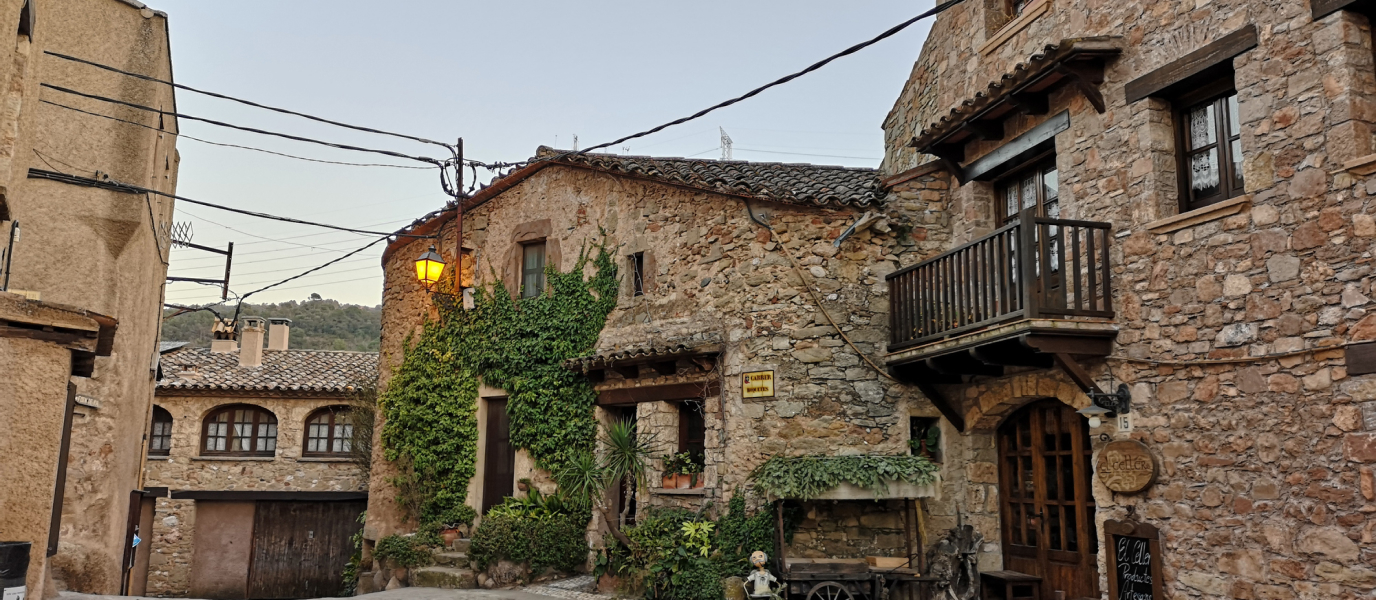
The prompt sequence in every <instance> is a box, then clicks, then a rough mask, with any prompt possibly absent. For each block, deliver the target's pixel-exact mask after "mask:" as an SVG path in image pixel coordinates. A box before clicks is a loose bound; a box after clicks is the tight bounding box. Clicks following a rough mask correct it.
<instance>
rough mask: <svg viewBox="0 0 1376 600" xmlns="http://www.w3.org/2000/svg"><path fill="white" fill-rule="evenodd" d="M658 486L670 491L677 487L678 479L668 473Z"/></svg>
mask: <svg viewBox="0 0 1376 600" xmlns="http://www.w3.org/2000/svg"><path fill="white" fill-rule="evenodd" d="M660 484H661V486H662V487H663V488H664V489H666V490H672V489H674V488H676V487H678V477H677V476H676V475H674V474H673V473H669V474H667V475H665V476H664V478H663V479H662V480H661V481H660Z"/></svg>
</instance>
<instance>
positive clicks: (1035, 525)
mask: <svg viewBox="0 0 1376 600" xmlns="http://www.w3.org/2000/svg"><path fill="white" fill-rule="evenodd" d="M998 445H999V502H1000V504H1001V507H1000V508H1001V509H1002V529H1003V532H1002V533H1003V563H1004V568H1005V569H1007V570H1010V571H1019V572H1022V573H1027V574H1029V575H1037V576H1040V577H1041V578H1042V585H1041V590H1042V600H1077V599H1079V598H1098V597H1099V572H1098V562H1097V554H1098V552H1099V543H1098V535H1097V533H1096V530H1095V527H1094V498H1093V496H1092V495H1091V493H1090V490H1091V487H1090V474H1091V472H1092V470H1091V468H1090V457H1091V454H1092V452H1093V451H1092V449H1091V447H1090V443H1089V428H1088V427H1087V426H1086V424H1085V419H1084V417H1082V416H1080V415H1078V414H1076V413H1075V410H1074V409H1073V408H1071V407H1069V406H1066V405H1065V404H1063V403H1061V402H1060V401H1058V400H1041V401H1037V402H1034V403H1032V404H1030V405H1028V406H1026V407H1023V408H1022V409H1021V410H1019V411H1018V412H1016V413H1014V414H1013V416H1011V417H1009V419H1008V420H1007V421H1006V422H1005V423H1004V424H1003V425H1002V426H1001V427H1000V428H999V431H998ZM1058 592H1059V594H1058Z"/></svg>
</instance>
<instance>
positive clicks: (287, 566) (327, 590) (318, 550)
mask: <svg viewBox="0 0 1376 600" xmlns="http://www.w3.org/2000/svg"><path fill="white" fill-rule="evenodd" d="M367 507H368V505H367V503H366V502H276V501H267V500H261V501H259V502H258V504H257V507H256V509H255V511H254V516H253V551H252V560H251V562H250V564H249V577H248V597H249V598H251V599H260V598H261V599H274V600H275V599H287V598H323V597H330V596H339V595H341V594H342V593H343V592H344V589H343V579H342V578H341V574H342V573H343V571H344V565H346V564H348V562H349V557H350V556H351V555H352V554H353V551H354V548H353V543H352V541H351V540H350V538H352V537H353V535H354V534H355V533H357V532H358V530H359V529H361V528H362V527H363V525H362V524H360V523H359V522H358V515H359V513H362V512H363V511H364V509H366V508H367Z"/></svg>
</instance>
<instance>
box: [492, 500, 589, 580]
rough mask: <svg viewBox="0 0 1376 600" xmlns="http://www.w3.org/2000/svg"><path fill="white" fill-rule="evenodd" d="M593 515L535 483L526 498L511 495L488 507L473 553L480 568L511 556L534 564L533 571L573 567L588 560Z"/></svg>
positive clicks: (570, 568)
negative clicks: (549, 493)
mask: <svg viewBox="0 0 1376 600" xmlns="http://www.w3.org/2000/svg"><path fill="white" fill-rule="evenodd" d="M591 518H592V514H591V513H589V512H588V510H587V508H586V507H583V506H577V505H575V504H573V503H570V502H568V501H567V500H566V499H565V498H564V497H563V496H561V495H559V494H554V495H548V496H546V495H544V494H541V493H540V492H539V490H536V489H535V488H534V487H531V488H530V491H529V492H527V493H526V495H525V496H524V497H519V496H517V497H511V498H507V499H506V501H504V502H503V503H502V504H499V505H497V506H494V507H492V509H491V510H489V511H487V514H486V515H484V516H483V522H482V523H481V524H480V525H478V530H477V531H476V532H474V534H473V542H472V545H471V547H470V553H471V555H472V556H473V561H474V562H476V563H477V564H478V568H479V569H486V568H487V567H488V565H490V564H492V563H494V562H496V561H498V560H509V561H512V562H516V563H529V566H530V570H531V572H532V573H540V572H542V571H544V570H545V569H546V568H553V569H555V570H559V571H572V570H574V569H576V568H578V567H579V566H580V565H582V564H583V563H584V562H586V561H587V559H588V543H587V527H588V520H589V519H591Z"/></svg>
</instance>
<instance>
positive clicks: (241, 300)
mask: <svg viewBox="0 0 1376 600" xmlns="http://www.w3.org/2000/svg"><path fill="white" fill-rule="evenodd" d="M388 237H389V236H382V237H380V238H377V239H375V240H373V241H371V242H368V244H367V245H365V246H363V247H362V248H359V249H357V250H354V251H353V252H350V253H348V254H345V255H343V256H340V257H338V258H335V259H334V260H331V261H329V262H327V263H325V264H323V265H320V266H318V267H315V268H312V269H307V270H305V271H302V272H300V273H297V274H296V275H292V276H291V277H288V278H286V279H283V280H281V281H279V282H277V283H273V284H270V285H265V286H263V287H260V288H258V289H256V290H253V291H251V292H249V293H247V294H244V295H242V296H239V304H237V305H236V306H235V308H234V321H235V322H237V321H238V320H239V308H240V307H242V306H243V305H244V300H247V299H248V297H249V296H252V295H254V294H257V293H258V292H262V291H265V290H270V289H272V288H275V287H277V286H279V285H282V284H284V283H287V282H290V281H295V280H297V279H300V278H302V277H305V276H307V275H310V274H311V273H314V272H316V271H319V270H321V269H323V268H325V267H328V266H330V265H333V264H335V263H337V262H339V261H341V260H344V259H346V258H349V257H350V256H353V255H355V254H358V253H359V252H362V251H364V250H367V249H369V248H372V247H373V246H376V245H377V244H378V243H380V242H385V241H387V239H388Z"/></svg>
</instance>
